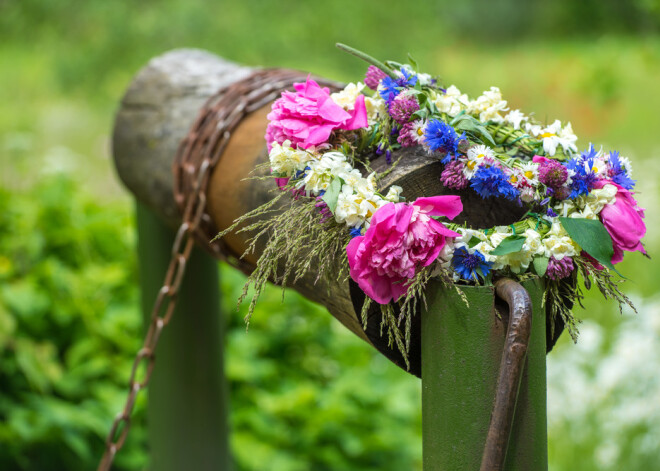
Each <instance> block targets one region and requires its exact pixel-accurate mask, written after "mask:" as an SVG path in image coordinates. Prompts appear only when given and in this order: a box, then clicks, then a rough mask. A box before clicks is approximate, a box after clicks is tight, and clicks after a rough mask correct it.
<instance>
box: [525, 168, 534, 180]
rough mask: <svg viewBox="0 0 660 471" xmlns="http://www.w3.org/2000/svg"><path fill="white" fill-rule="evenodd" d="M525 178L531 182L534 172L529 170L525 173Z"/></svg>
mask: <svg viewBox="0 0 660 471" xmlns="http://www.w3.org/2000/svg"><path fill="white" fill-rule="evenodd" d="M525 177H527V178H529V179H530V180H531V179H532V178H534V172H532V171H531V170H527V171H526V172H525Z"/></svg>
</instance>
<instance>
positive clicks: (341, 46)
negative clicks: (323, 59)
mask: <svg viewBox="0 0 660 471" xmlns="http://www.w3.org/2000/svg"><path fill="white" fill-rule="evenodd" d="M336 46H337V47H338V48H339V49H341V50H342V51H345V52H348V53H349V54H353V55H354V56H355V57H358V58H360V59H362V60H363V61H365V62H367V63H369V64H371V65H373V66H374V67H377V68H379V69H380V70H382V71H383V72H385V73H386V74H387V75H389V76H390V77H391V78H393V79H397V78H399V77H397V75H396V74H395V73H394V71H393V70H392V69H390V68H389V67H388V66H386V65H385V64H383V63H382V62H381V61H379V60H378V59H375V58H373V57H371V56H370V55H369V54H367V53H365V52H362V51H358V50H357V49H354V48H352V47H350V46H347V45H346V44H342V43H337V44H336Z"/></svg>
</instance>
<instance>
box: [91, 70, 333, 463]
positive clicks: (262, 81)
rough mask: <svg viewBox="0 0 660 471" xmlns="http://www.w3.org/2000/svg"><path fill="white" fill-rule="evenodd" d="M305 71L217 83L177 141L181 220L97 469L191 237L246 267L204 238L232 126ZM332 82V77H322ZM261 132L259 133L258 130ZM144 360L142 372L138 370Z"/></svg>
mask: <svg viewBox="0 0 660 471" xmlns="http://www.w3.org/2000/svg"><path fill="white" fill-rule="evenodd" d="M305 78H306V74H304V73H302V72H299V71H295V70H287V69H262V70H256V71H255V72H253V73H252V74H250V75H249V76H248V77H246V78H245V79H242V80H240V81H238V82H236V83H233V84H231V85H229V86H228V87H224V88H222V89H221V90H220V91H218V92H217V93H216V94H215V95H213V96H212V97H211V98H210V99H209V100H208V101H207V102H206V104H205V105H204V106H203V108H202V110H201V112H200V114H199V116H198V118H197V120H196V121H195V123H194V125H193V126H192V129H191V130H190V132H189V134H188V135H187V136H186V137H185V138H184V139H183V141H182V142H181V144H180V146H179V149H178V152H177V156H176V158H175V160H174V164H173V173H174V195H175V199H176V202H177V204H178V206H179V209H180V210H181V213H182V221H183V222H182V223H181V225H180V226H179V229H178V230H177V232H176V236H175V238H174V243H173V245H172V256H171V259H170V263H169V266H168V269H167V272H166V274H165V281H164V282H163V286H162V287H161V288H160V290H159V291H158V295H157V296H156V300H155V302H154V306H153V309H152V312H151V321H150V324H149V329H148V331H147V334H146V336H145V339H144V342H143V344H142V348H140V350H139V351H138V353H137V355H136V356H135V360H134V362H133V367H132V369H131V375H130V379H129V382H128V384H129V392H128V395H127V397H126V402H125V404H124V408H123V410H122V411H121V412H120V413H119V414H117V416H116V417H115V419H114V421H113V422H112V426H111V427H110V431H109V433H108V435H107V437H106V442H105V452H104V454H103V457H102V458H101V461H100V463H99V466H98V468H97V469H98V470H99V471H106V470H109V469H110V468H111V466H112V462H113V461H114V458H115V456H116V454H117V452H118V451H119V450H120V449H121V448H122V446H123V445H124V443H125V441H126V437H127V436H128V432H129V429H130V425H131V414H132V412H133V407H134V406H135V401H136V400H137V396H138V393H139V392H140V391H142V390H143V389H146V387H147V385H148V384H149V380H150V379H151V374H152V372H153V369H154V361H155V351H156V347H157V345H158V340H159V339H160V334H161V333H162V331H163V328H164V327H165V326H166V325H167V324H168V323H169V321H170V319H171V318H172V314H173V313H174V308H175V306H176V298H177V294H178V292H179V288H180V287H181V281H182V280H183V275H184V273H185V270H186V263H187V262H188V259H189V258H190V253H191V251H192V249H193V245H194V243H195V240H197V242H198V243H199V244H200V245H201V246H202V247H203V248H205V249H206V250H207V251H209V252H210V253H211V254H212V255H213V256H215V257H216V258H220V259H224V260H228V261H230V262H231V263H233V264H234V265H235V266H237V268H240V269H241V270H243V271H246V270H250V268H249V267H247V266H246V265H245V264H242V262H240V261H239V259H238V258H234V257H231V256H228V251H227V250H226V248H225V247H224V246H223V243H222V241H216V242H214V243H209V240H210V239H211V238H212V237H214V236H215V234H217V232H218V231H217V229H216V228H215V226H214V224H213V221H212V220H211V217H210V216H209V215H208V214H207V213H206V192H207V186H208V182H209V179H210V176H211V173H212V171H213V169H214V168H215V166H216V164H217V163H218V161H219V159H220V157H221V155H222V153H223V151H224V149H225V148H226V146H227V143H228V142H229V139H230V138H231V134H232V132H233V131H234V129H235V128H236V127H237V126H238V125H239V123H240V122H241V120H242V119H243V118H244V117H245V116H246V115H248V114H249V113H252V112H253V111H256V110H257V109H259V108H261V107H263V106H265V105H267V104H268V103H270V102H271V101H273V100H274V99H275V98H277V97H278V96H279V94H280V93H281V92H282V90H285V89H288V88H291V87H292V85H293V83H294V82H301V81H304V80H305ZM321 82H323V83H324V84H328V85H331V86H336V84H334V83H333V82H324V81H321ZM259 137H260V138H261V136H259ZM141 366H144V369H145V370H144V372H143V373H141V374H140V375H139V374H138V372H139V371H140V370H141V368H140V367H141Z"/></svg>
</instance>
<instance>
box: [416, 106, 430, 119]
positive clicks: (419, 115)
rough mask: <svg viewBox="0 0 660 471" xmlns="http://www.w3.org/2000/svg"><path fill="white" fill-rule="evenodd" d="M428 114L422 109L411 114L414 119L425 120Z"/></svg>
mask: <svg viewBox="0 0 660 471" xmlns="http://www.w3.org/2000/svg"><path fill="white" fill-rule="evenodd" d="M428 114H429V111H428V110H427V109H426V108H422V109H421V110H417V111H415V112H414V113H413V114H412V116H414V117H415V118H419V119H426V117H427V116H428Z"/></svg>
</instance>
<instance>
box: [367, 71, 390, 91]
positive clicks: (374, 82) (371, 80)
mask: <svg viewBox="0 0 660 471" xmlns="http://www.w3.org/2000/svg"><path fill="white" fill-rule="evenodd" d="M385 77H387V74H386V73H385V72H383V71H382V70H380V69H379V68H378V67H376V66H373V65H370V66H369V67H368V68H367V73H366V75H365V76H364V84H365V85H366V86H367V87H369V88H371V89H372V90H376V89H377V88H378V83H379V82H380V81H381V80H383V79H384V78H385Z"/></svg>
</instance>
